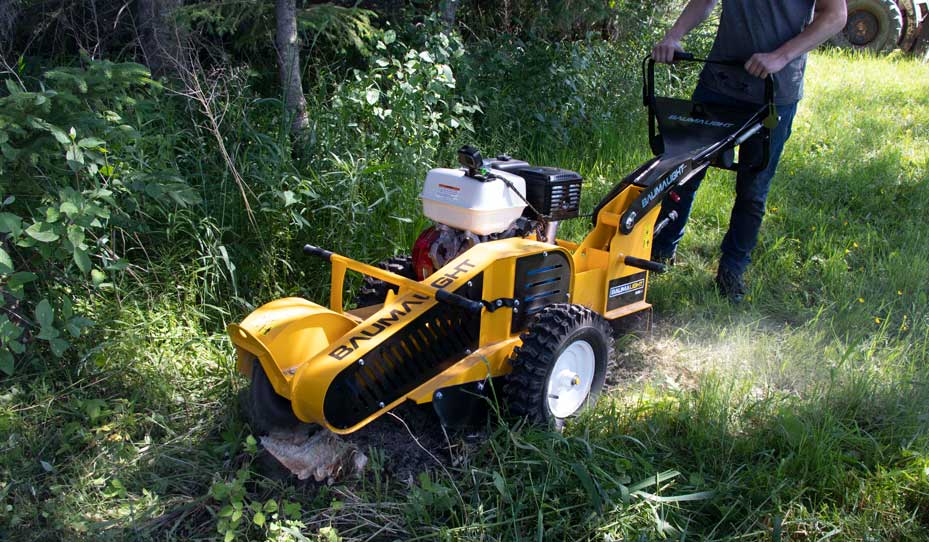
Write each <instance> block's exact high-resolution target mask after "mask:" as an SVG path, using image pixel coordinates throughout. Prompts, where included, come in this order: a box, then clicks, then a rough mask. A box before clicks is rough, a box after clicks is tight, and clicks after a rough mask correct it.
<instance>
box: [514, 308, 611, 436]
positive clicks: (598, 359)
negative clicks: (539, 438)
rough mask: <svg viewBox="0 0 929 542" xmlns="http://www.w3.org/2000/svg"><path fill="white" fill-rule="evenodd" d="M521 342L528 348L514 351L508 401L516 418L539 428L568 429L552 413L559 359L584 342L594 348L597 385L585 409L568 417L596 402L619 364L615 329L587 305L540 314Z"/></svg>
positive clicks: (584, 405)
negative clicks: (612, 366)
mask: <svg viewBox="0 0 929 542" xmlns="http://www.w3.org/2000/svg"><path fill="white" fill-rule="evenodd" d="M520 338H521V339H522V341H523V343H522V346H519V347H517V348H516V349H515V350H514V352H513V355H512V357H511V358H510V364H511V365H512V367H513V370H512V372H511V373H510V374H509V375H507V377H506V378H505V380H504V384H503V397H504V400H505V402H506V403H505V404H506V408H507V410H508V412H509V413H510V414H511V415H513V416H516V417H520V418H526V419H527V420H528V421H529V422H530V423H532V424H535V425H539V426H547V427H551V428H555V429H561V428H562V427H563V426H564V422H565V419H566V418H556V417H555V416H554V415H553V414H552V412H551V410H549V408H548V401H547V399H548V398H547V397H546V383H547V382H548V378H549V375H550V374H551V371H552V368H553V367H554V365H555V361H556V360H557V359H558V356H559V355H560V354H561V353H562V352H563V351H564V350H565V349H566V348H567V347H568V345H570V344H571V343H572V342H574V341H576V340H578V339H584V340H586V341H587V342H588V343H589V344H590V345H591V346H592V347H593V349H594V355H595V361H594V363H595V366H594V381H593V382H592V383H591V386H590V393H589V394H588V396H587V399H586V401H585V402H584V404H583V405H581V407H580V408H578V409H577V410H576V411H575V412H574V413H572V414H571V415H569V416H568V418H570V417H573V416H576V415H578V414H579V413H580V412H582V411H583V410H584V409H585V408H587V407H588V406H591V405H593V404H595V403H596V399H597V396H599V394H600V392H601V390H602V389H603V382H604V380H605V379H606V370H607V365H608V364H609V361H610V360H611V359H613V339H612V329H611V328H610V324H609V322H607V321H606V320H605V319H604V318H603V317H602V316H600V315H599V314H597V313H595V312H594V311H592V310H590V309H588V308H587V307H583V306H581V305H572V304H568V303H560V304H555V305H550V306H548V307H546V308H544V309H543V310H542V311H541V312H539V313H538V315H537V316H536V318H535V319H534V320H533V321H532V323H530V324H529V327H528V329H527V330H526V332H525V333H523V334H522V336H521V337H520Z"/></svg>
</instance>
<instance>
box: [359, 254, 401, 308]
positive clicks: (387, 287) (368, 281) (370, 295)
mask: <svg viewBox="0 0 929 542" xmlns="http://www.w3.org/2000/svg"><path fill="white" fill-rule="evenodd" d="M377 267H379V268H381V269H383V270H385V271H390V272H391V273H394V274H397V275H400V276H402V277H406V278H408V279H412V280H416V272H415V271H414V270H413V258H411V257H410V256H405V255H402V256H393V257H391V258H388V259H386V260H384V261H382V262H380V263H378V264H377ZM388 291H392V292H396V291H397V287H396V286H394V285H393V284H389V283H387V282H384V281H383V280H380V279H376V278H374V277H368V276H365V277H364V279H363V280H362V283H361V288H360V289H359V290H358V294H357V295H356V296H355V306H356V307H358V308H362V307H370V306H371V305H377V304H378V303H383V302H384V298H386V297H387V292H388Z"/></svg>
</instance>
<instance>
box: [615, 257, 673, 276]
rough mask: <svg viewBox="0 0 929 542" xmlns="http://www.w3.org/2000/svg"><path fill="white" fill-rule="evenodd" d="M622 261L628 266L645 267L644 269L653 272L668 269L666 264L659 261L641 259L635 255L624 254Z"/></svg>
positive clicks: (662, 271) (661, 271)
mask: <svg viewBox="0 0 929 542" xmlns="http://www.w3.org/2000/svg"><path fill="white" fill-rule="evenodd" d="M623 263H624V264H626V265H628V266H631V267H638V268H639V269H645V270H646V271H651V272H653V273H664V272H665V271H667V270H668V266H667V265H665V264H663V263H661V262H654V261H652V260H643V259H642V258H636V257H635V256H626V257H625V258H623Z"/></svg>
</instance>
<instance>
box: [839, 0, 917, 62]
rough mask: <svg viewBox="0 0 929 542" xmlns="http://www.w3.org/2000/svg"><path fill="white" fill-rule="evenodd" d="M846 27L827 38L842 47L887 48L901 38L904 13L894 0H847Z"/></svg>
mask: <svg viewBox="0 0 929 542" xmlns="http://www.w3.org/2000/svg"><path fill="white" fill-rule="evenodd" d="M847 7H848V20H847V22H846V24H845V28H844V29H843V30H842V31H841V32H839V33H838V34H836V35H835V36H833V37H832V38H831V39H830V40H829V41H830V42H831V43H832V44H833V45H835V46H836V47H841V48H843V49H855V50H862V49H869V50H871V51H874V52H877V53H880V52H885V51H890V50H892V49H893V48H895V47H896V46H897V44H898V43H899V42H900V39H901V38H902V37H903V12H902V11H900V6H898V5H897V3H896V2H895V1H894V0H848V2H847Z"/></svg>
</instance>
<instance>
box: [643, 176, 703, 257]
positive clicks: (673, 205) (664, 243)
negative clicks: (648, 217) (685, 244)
mask: <svg viewBox="0 0 929 542" xmlns="http://www.w3.org/2000/svg"><path fill="white" fill-rule="evenodd" d="M704 177H706V170H704V171H703V172H702V173H700V174H698V175H696V176H695V177H694V178H693V179H691V180H690V181H688V182H687V184H685V185H684V186H679V187H677V188H675V189H674V192H675V193H676V194H677V195H678V197H679V199H678V200H677V201H675V200H674V198H672V197H671V196H666V197H665V198H664V200H662V202H661V210H660V211H659V212H658V220H657V221H656V222H655V223H656V224H660V223H661V221H663V220H664V219H665V218H667V217H668V215H670V214H671V212H672V211H673V212H676V213H677V218H676V219H675V220H674V221H672V222H670V223H668V225H667V226H665V228H664V229H663V230H661V231H660V232H658V235H656V236H655V237H654V238H653V239H652V260H654V261H657V262H662V261H668V260H672V259H674V253H675V251H677V244H678V243H680V242H681V238H683V237H684V227H685V226H686V225H687V220H688V219H689V218H690V210H691V208H692V207H693V204H694V198H695V197H696V195H697V189H698V188H700V183H701V182H703V178H704Z"/></svg>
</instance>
